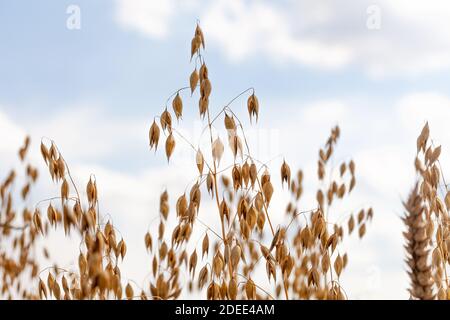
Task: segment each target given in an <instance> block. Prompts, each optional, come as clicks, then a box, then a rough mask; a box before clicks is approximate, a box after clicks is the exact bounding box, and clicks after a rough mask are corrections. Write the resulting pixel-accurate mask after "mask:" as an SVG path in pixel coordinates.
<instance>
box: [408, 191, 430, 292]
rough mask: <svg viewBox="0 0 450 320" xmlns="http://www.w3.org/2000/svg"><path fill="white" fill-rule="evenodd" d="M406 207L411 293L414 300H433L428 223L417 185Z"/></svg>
mask: <svg viewBox="0 0 450 320" xmlns="http://www.w3.org/2000/svg"><path fill="white" fill-rule="evenodd" d="M404 206H405V209H406V216H405V217H404V218H403V222H404V223H405V224H406V227H407V231H406V232H404V233H403V234H404V236H405V238H406V245H405V249H406V251H407V263H408V266H409V268H410V271H409V272H408V274H409V276H410V278H411V288H410V289H409V292H410V294H411V297H412V298H414V299H419V300H432V299H434V297H435V296H434V294H433V280H432V275H431V266H430V264H429V261H428V260H429V259H428V258H429V249H428V244H429V241H430V239H429V238H428V236H427V232H426V222H425V220H424V216H423V215H424V207H423V204H422V198H421V197H420V195H419V193H418V187H417V185H416V187H415V188H414V189H413V191H412V192H411V194H410V195H409V197H408V201H407V202H406V203H404Z"/></svg>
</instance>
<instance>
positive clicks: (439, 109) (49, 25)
mask: <svg viewBox="0 0 450 320" xmlns="http://www.w3.org/2000/svg"><path fill="white" fill-rule="evenodd" d="M345 3H346V4H345V5H344V4H342V5H337V4H336V3H335V1H331V0H321V1H315V2H314V3H312V2H308V1H302V0H297V1H294V0H285V1H280V2H270V1H262V0H261V1H257V0H249V1H223V0H214V1H208V2H206V1H202V0H189V1H179V0H165V1H150V0H148V1H144V0H117V1H106V0H97V1H87V0H86V1H81V0H73V1H49V0H45V1H33V2H30V1H23V0H16V1H7V0H3V1H1V2H0V39H1V41H0V133H1V134H2V135H9V136H10V137H11V139H10V140H11V141H9V144H8V143H6V144H5V145H4V146H2V147H1V148H0V155H1V156H2V157H4V159H10V158H8V156H7V155H8V154H13V152H14V150H15V146H16V145H17V142H18V141H20V140H21V139H22V136H21V135H22V134H25V133H30V134H32V136H33V138H34V139H35V142H37V141H38V140H39V138H40V137H42V136H47V137H51V138H53V139H55V140H56V141H57V143H58V145H59V146H60V147H61V149H62V150H65V154H66V158H67V159H68V160H69V162H70V163H71V165H72V166H73V167H74V171H75V172H76V173H77V176H78V178H79V179H80V181H81V182H83V181H85V180H86V179H87V177H88V176H89V173H92V172H95V173H96V176H97V177H98V179H99V180H100V181H103V185H104V189H103V190H104V191H103V192H104V198H105V199H109V200H111V204H110V205H107V204H105V206H106V210H108V211H109V212H108V213H109V214H110V215H111V216H113V217H115V219H116V222H117V223H118V224H119V227H122V228H123V229H124V230H125V233H127V232H129V233H130V238H131V239H132V240H130V241H134V240H135V241H140V240H139V239H140V238H134V236H133V234H134V230H132V229H131V227H129V226H128V225H129V224H130V225H131V224H132V222H129V221H128V220H127V219H125V218H124V217H123V213H122V212H121V211H128V209H127V208H123V206H121V202H125V200H122V201H119V200H117V199H118V198H120V197H122V199H131V200H130V201H132V202H133V206H134V207H133V215H134V220H132V221H134V222H135V223H136V222H137V223H141V224H144V226H146V225H147V224H148V222H149V221H150V220H151V218H150V217H151V216H152V212H153V214H155V213H156V210H157V201H156V199H157V194H158V193H159V192H160V190H162V189H163V188H165V187H167V188H169V189H170V188H173V189H175V190H179V189H180V190H183V189H184V187H180V186H178V185H179V184H180V183H179V179H184V181H185V184H187V183H189V181H190V178H189V172H190V171H189V170H186V168H185V167H184V164H183V161H184V160H182V161H180V162H176V163H175V167H176V170H175V173H173V172H170V171H169V170H168V169H167V165H166V160H165V158H164V156H163V155H162V152H159V153H158V154H157V155H154V153H153V152H149V151H148V147H147V146H148V142H147V131H148V128H149V126H150V124H151V122H152V120H153V117H154V116H155V115H158V114H159V113H160V112H161V111H162V109H163V106H164V104H165V101H166V98H167V97H168V96H169V95H170V94H171V93H172V92H174V91H175V90H177V89H178V88H180V87H183V86H185V85H187V83H188V77H189V74H190V73H191V72H192V69H193V65H192V64H190V63H189V52H190V39H191V37H192V34H193V30H194V27H195V22H196V20H197V19H199V20H200V21H201V24H202V28H203V29H204V32H205V36H206V45H207V51H206V61H207V64H208V67H209V70H210V74H211V79H212V83H213V96H212V100H211V102H212V103H211V105H212V106H213V109H215V110H220V106H223V105H224V104H225V103H226V102H227V101H228V100H230V99H231V98H232V97H233V96H235V95H236V94H237V93H239V92H241V91H242V90H243V89H245V88H248V87H254V88H255V89H256V92H257V94H258V97H259V98H260V102H261V121H260V124H259V125H260V128H261V130H262V134H270V133H271V132H272V133H275V135H273V137H275V138H274V139H275V140H274V142H273V144H272V145H271V146H270V148H272V150H274V149H275V150H274V151H275V154H280V153H282V154H283V155H284V156H285V157H286V158H287V159H288V160H289V162H290V163H291V165H292V166H293V167H302V168H304V169H305V170H306V171H307V170H308V169H309V170H310V171H311V172H315V171H314V170H315V168H314V165H315V157H316V155H317V150H318V148H319V147H320V146H321V144H322V143H323V142H324V140H325V139H326V137H327V134H328V132H329V129H330V128H331V126H332V125H335V124H338V123H339V124H340V125H341V128H342V131H343V137H342V141H341V145H340V149H339V150H340V151H339V152H340V153H339V155H338V156H339V157H342V158H348V157H352V156H353V157H355V158H356V160H357V163H358V164H359V165H360V166H361V171H360V176H359V177H360V179H359V181H360V182H359V187H360V191H359V192H358V193H357V194H356V195H355V198H354V200H353V201H354V205H353V204H350V210H353V206H359V205H364V206H366V205H367V206H370V205H373V206H374V208H375V212H376V214H378V218H379V220H376V221H378V222H374V226H373V228H372V229H373V231H369V235H368V239H366V240H367V241H364V242H361V243H359V242H355V243H352V244H350V248H353V250H361V251H355V252H358V253H357V255H356V257H355V258H354V259H355V264H354V267H353V269H352V270H349V273H350V274H359V276H355V279H348V280H347V279H346V281H348V286H349V287H350V289H349V291H351V289H355V290H354V292H356V293H355V294H354V295H353V297H355V298H359V297H368V298H372V297H388V298H395V297H405V296H406V295H407V294H406V291H405V288H406V286H407V279H406V278H405V275H404V267H403V264H402V263H403V262H402V256H401V255H402V248H401V242H402V240H401V227H402V226H401V223H400V221H399V219H398V217H399V215H400V214H401V202H400V199H401V197H403V196H405V195H406V194H407V192H408V188H409V186H410V185H411V183H412V182H413V180H414V174H413V167H412V160H413V158H414V147H415V145H414V143H415V137H416V136H417V134H418V133H419V131H418V130H419V129H420V127H421V126H422V125H423V124H424V123H425V121H426V120H429V121H430V125H431V129H432V133H433V132H434V133H435V137H436V139H437V141H439V142H442V144H443V161H444V162H445V161H447V162H446V163H448V164H449V165H448V166H450V161H449V160H450V157H449V156H448V154H450V150H449V148H450V139H449V137H448V134H446V131H447V129H446V128H447V122H448V120H450V113H449V112H450V111H449V110H450V98H449V96H450V91H449V88H448V83H449V80H450V75H449V72H448V71H449V69H450V45H449V44H448V43H446V41H447V39H448V36H449V35H450V34H449V33H450V31H448V30H450V23H449V22H448V21H450V6H449V5H448V4H447V2H445V1H441V0H434V1H427V2H426V3H424V2H423V1H404V0H399V1H395V3H393V2H392V1H391V2H390V1H387V0H382V1H356V0H347V1H345ZM373 4H375V5H376V6H377V8H378V9H379V10H380V17H381V23H380V28H379V29H377V30H370V29H368V27H367V25H366V23H367V19H368V18H369V14H368V13H367V8H368V7H369V6H370V5H373ZM69 5H77V6H79V8H80V10H81V11H80V12H81V29H80V30H69V29H67V27H66V20H67V19H68V17H69V15H68V14H67V13H66V9H67V7H68V6H69ZM185 98H186V101H189V100H188V97H187V96H186V97H185ZM196 103H197V102H196V100H195V99H193V100H190V101H189V102H187V103H186V106H185V108H186V115H185V117H184V123H183V124H182V126H183V125H184V128H185V130H186V131H185V132H186V133H187V134H188V135H190V134H192V136H193V137H195V131H196V130H197V129H198V126H199V125H200V124H199V122H198V120H196V119H198V116H197V105H196ZM234 108H235V110H236V111H237V112H238V114H239V115H240V116H242V118H245V119H247V115H246V110H245V99H240V100H238V101H237V102H236V103H235V105H234ZM196 121H197V122H196ZM246 121H247V120H246ZM192 123H193V124H192ZM256 134H258V132H256ZM256 141H258V139H256ZM263 149H264V148H263ZM266 151H267V150H266ZM262 153H263V154H262V157H266V160H268V159H270V157H269V156H268V155H266V154H265V153H264V152H262ZM446 154H447V155H446ZM183 159H184V158H183ZM278 160H280V159H277V160H276V161H278ZM36 161H38V160H36ZM276 161H275V163H274V166H275V171H277V172H278V169H277V168H278V163H277V162H276ZM7 163H12V160H10V161H9V162H7ZM408 166H409V167H408ZM448 166H447V167H448ZM177 170H178V171H177ZM393 176H394V177H396V178H397V179H395V180H396V181H394V182H392V179H391V178H392V177H393ZM191 177H192V175H191ZM43 179H45V176H44V178H43ZM308 181H309V182H311V184H312V186H314V182H315V181H314V179H313V177H311V178H310V180H308ZM120 185H123V186H127V188H129V189H134V190H136V189H139V190H140V191H139V192H138V195H133V194H131V192H128V191H127V192H125V191H124V190H122V189H121V188H120ZM183 186H184V183H183ZM42 190H45V188H44V186H42ZM312 190H313V188H312V189H311V192H312ZM43 192H44V191H43ZM37 197H39V195H38V196H37ZM280 201H281V200H280ZM105 202H106V200H105ZM280 207H281V205H280ZM377 209H378V211H377ZM280 219H281V218H280ZM386 224H387V225H388V227H385V225H386ZM369 230H370V229H369ZM136 233H138V232H136ZM388 247H389V248H388ZM358 248H359V249H358ZM387 248H388V249H387ZM55 250H57V248H56V249H55ZM131 254H132V255H133V254H134V256H133V257H134V259H135V260H133V261H138V259H139V253H138V252H135V253H131ZM371 270H372V271H371ZM373 270H375V271H373ZM130 272H131V273H132V274H133V275H136V277H139V275H142V274H145V272H144V271H143V270H140V269H139V268H138V267H133V266H131V267H130ZM373 272H375V273H376V274H377V276H378V273H379V274H380V275H379V278H380V279H381V280H380V281H381V285H378V286H377V287H376V288H372V287H371V289H370V290H369V289H367V290H366V291H364V290H360V291H358V289H357V284H358V281H359V282H360V281H365V280H366V279H367V278H368V276H367V273H369V274H370V275H373ZM377 272H378V273H377ZM377 279H378V278H377ZM377 283H379V281H378V282H377ZM385 288H388V289H390V290H388V292H386V290H384V289H385Z"/></svg>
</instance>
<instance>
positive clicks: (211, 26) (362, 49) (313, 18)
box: [116, 0, 450, 77]
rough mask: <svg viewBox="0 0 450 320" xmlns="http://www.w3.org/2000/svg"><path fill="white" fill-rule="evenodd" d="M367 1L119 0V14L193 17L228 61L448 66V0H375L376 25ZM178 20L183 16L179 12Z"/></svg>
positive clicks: (153, 22)
mask: <svg viewBox="0 0 450 320" xmlns="http://www.w3.org/2000/svg"><path fill="white" fill-rule="evenodd" d="M370 5H373V3H372V2H370V1H359V0H351V1H348V2H347V3H346V5H345V6H344V5H342V4H341V3H338V2H336V1H333V0H324V1H320V2H317V1H316V2H311V1H304V0H302V1H291V0H286V1H280V2H273V1H256V0H249V1H227V0H215V1H201V0H198V1H192V2H190V5H184V4H182V3H181V2H176V1H175V0H171V1H156V0H155V1H154V0H151V1H150V0H148V1H144V0H142V1H137V0H135V1H129V0H121V1H119V2H118V5H117V8H116V11H117V16H118V17H119V22H120V23H121V24H122V25H124V26H126V27H129V28H132V29H135V30H137V31H140V32H142V33H143V34H146V35H148V36H151V37H163V36H166V35H167V34H168V33H169V32H170V30H171V29H172V28H173V27H174V25H175V23H177V21H179V20H180V19H177V18H180V17H184V16H187V17H190V18H191V20H192V21H195V19H196V18H200V20H201V22H202V25H203V28H204V30H205V33H206V37H207V41H208V43H211V44H213V45H215V46H216V47H218V48H219V49H220V50H221V51H222V52H223V53H224V54H225V55H226V56H227V57H228V58H230V59H231V60H232V61H243V60H250V59H252V58H254V57H256V56H262V57H264V58H265V59H267V60H270V61H273V62H275V63H278V64H279V63H281V64H286V63H291V64H299V65H305V66H310V67H313V68H319V69H336V68H342V67H349V66H356V67H358V68H361V69H362V70H363V71H364V72H366V73H367V74H369V75H371V76H373V77H384V76H389V75H419V74H422V73H426V72H432V71H441V70H442V69H448V68H450V45H449V44H448V41H446V39H448V37H449V35H450V32H449V30H450V4H449V3H448V2H447V1H445V0H433V1H427V2H424V1H421V0H412V1H411V0H410V1H403V0H402V1H388V0H379V1H377V2H376V5H377V6H378V7H379V8H380V10H381V11H380V12H381V16H380V17H381V20H380V21H381V24H380V26H381V29H379V30H369V29H368V28H367V26H366V23H367V19H368V18H369V16H368V13H367V12H366V10H367V8H368V7H369V6H370ZM182 21H185V20H182Z"/></svg>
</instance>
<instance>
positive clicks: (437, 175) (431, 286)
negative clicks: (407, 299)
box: [404, 123, 450, 300]
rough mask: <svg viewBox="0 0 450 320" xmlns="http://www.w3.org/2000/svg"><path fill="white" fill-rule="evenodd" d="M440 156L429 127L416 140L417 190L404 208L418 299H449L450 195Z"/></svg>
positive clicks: (413, 289)
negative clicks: (431, 137)
mask: <svg viewBox="0 0 450 320" xmlns="http://www.w3.org/2000/svg"><path fill="white" fill-rule="evenodd" d="M440 154H441V147H440V146H438V147H436V146H434V144H433V142H432V141H431V139H430V129H429V126H428V123H426V125H425V126H424V127H423V129H422V132H421V134H420V135H419V137H418V138H417V156H416V159H415V169H416V172H417V177H418V178H417V179H418V182H417V187H416V188H415V189H414V191H413V192H412V194H411V195H410V197H409V199H408V201H407V203H406V204H405V207H406V209H407V216H406V217H405V218H404V221H405V224H406V226H407V228H408V229H407V232H406V233H405V237H406V240H407V245H406V250H407V262H408V266H409V268H410V272H409V275H410V278H411V288H410V293H411V297H412V298H416V299H433V298H435V297H436V298H438V299H440V300H445V299H450V278H449V277H448V271H449V266H450V257H449V251H450V217H449V213H448V211H449V210H450V192H449V190H448V184H446V182H445V178H444V176H443V174H442V169H441V165H440V162H439V157H440ZM429 251H430V252H431V257H430V255H429V254H428V252H429ZM430 275H431V277H430Z"/></svg>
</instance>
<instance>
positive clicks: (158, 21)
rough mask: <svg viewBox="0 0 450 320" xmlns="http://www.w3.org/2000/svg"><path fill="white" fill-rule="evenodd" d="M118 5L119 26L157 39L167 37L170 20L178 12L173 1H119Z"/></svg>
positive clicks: (117, 17)
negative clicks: (174, 12) (175, 11)
mask: <svg viewBox="0 0 450 320" xmlns="http://www.w3.org/2000/svg"><path fill="white" fill-rule="evenodd" d="M116 3H117V11H116V13H117V15H116V19H117V21H118V23H119V24H121V25H122V26H123V27H125V28H128V29H131V30H135V31H139V32H143V33H144V34H148V35H151V36H152V37H156V38H162V37H164V36H166V35H167V33H168V27H169V26H168V24H169V19H170V18H171V16H172V13H173V11H174V10H176V8H174V1H173V0H164V1H147V0H118V1H116Z"/></svg>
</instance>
